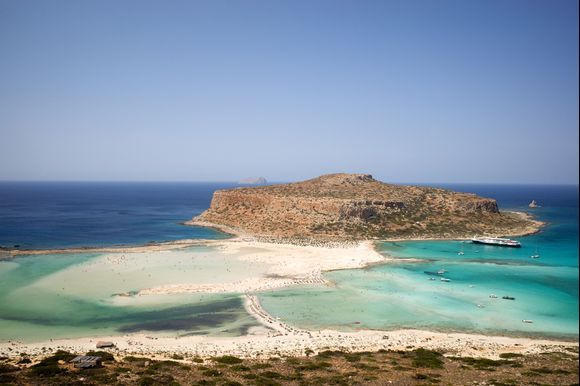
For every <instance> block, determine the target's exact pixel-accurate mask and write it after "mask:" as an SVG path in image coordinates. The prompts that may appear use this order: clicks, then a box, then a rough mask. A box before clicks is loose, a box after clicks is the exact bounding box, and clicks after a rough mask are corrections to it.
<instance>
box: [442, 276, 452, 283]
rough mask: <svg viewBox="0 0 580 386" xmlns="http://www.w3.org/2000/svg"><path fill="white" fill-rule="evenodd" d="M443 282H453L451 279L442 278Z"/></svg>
mask: <svg viewBox="0 0 580 386" xmlns="http://www.w3.org/2000/svg"><path fill="white" fill-rule="evenodd" d="M441 281H445V282H448V281H451V279H447V278H446V277H442V278H441Z"/></svg>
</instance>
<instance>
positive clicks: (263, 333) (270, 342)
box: [0, 319, 578, 359]
mask: <svg viewBox="0 0 580 386" xmlns="http://www.w3.org/2000/svg"><path fill="white" fill-rule="evenodd" d="M274 320H275V319H274ZM274 323H276V321H275V322H274ZM98 341H111V342H113V343H114V344H115V347H114V348H113V349H110V350H108V351H111V352H112V353H113V354H115V355H117V356H120V357H121V356H125V355H138V356H146V357H150V358H171V357H172V356H173V355H175V354H178V355H181V356H184V357H185V358H188V357H189V358H192V357H201V358H208V357H215V356H222V355H234V356H237V357H241V358H268V357H271V356H303V355H305V354H306V352H307V351H309V350H312V351H313V352H315V353H316V352H319V351H324V350H341V351H348V352H357V351H378V350H413V349H417V348H425V349H430V350H437V351H441V352H443V353H445V354H446V355H453V356H472V357H485V358H490V359H497V358H499V355H500V354H502V353H507V352H510V353H520V354H535V353H542V352H553V351H566V348H573V347H576V348H577V347H578V342H563V341H554V340H544V339H529V338H510V337H502V336H486V335H475V334H461V333H440V332H430V331H423V330H396V331H375V330H360V331H356V332H340V331H334V330H320V331H305V330H299V329H293V328H291V327H289V330H285V329H283V328H281V327H280V329H276V330H274V329H272V328H269V327H268V328H259V327H258V328H254V329H252V330H250V331H249V334H248V335H244V336H240V337H207V336H188V337H180V338H176V337H160V336H155V335H150V334H130V335H119V336H106V337H87V338H78V339H62V340H51V341H45V342H37V343H22V342H18V341H10V342H6V343H1V344H0V356H3V357H9V358H17V357H20V356H21V354H23V353H26V354H28V355H30V356H31V357H33V358H40V357H42V356H46V355H49V354H50V352H51V351H55V350H67V351H71V352H74V353H86V352H88V351H90V350H95V347H96V342H98Z"/></svg>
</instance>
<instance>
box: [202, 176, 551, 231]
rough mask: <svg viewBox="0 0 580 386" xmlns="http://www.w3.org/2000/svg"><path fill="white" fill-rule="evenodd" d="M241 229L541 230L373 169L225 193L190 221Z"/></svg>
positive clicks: (488, 204) (471, 198)
mask: <svg viewBox="0 0 580 386" xmlns="http://www.w3.org/2000/svg"><path fill="white" fill-rule="evenodd" d="M191 223H192V224H198V225H205V226H214V227H217V228H221V229H224V230H226V231H230V232H233V233H238V234H249V235H253V236H263V237H277V238H307V239H321V240H365V239H421V238H468V237H472V236H474V235H494V236H499V235H502V236H509V235H512V236H513V235H521V234H528V233H533V232H536V231H537V230H538V229H539V227H540V225H541V223H540V222H538V221H534V220H533V219H531V218H530V217H529V216H527V215H525V214H523V213H514V212H500V210H499V208H498V205H497V202H496V200H494V199H490V198H483V197H479V196H477V195H475V194H471V193H459V192H453V191H450V190H445V189H438V188H431V187H425V186H404V185H395V184H387V183H383V182H380V181H377V180H375V179H373V177H372V176H371V175H368V174H342V173H341V174H328V175H323V176H320V177H317V178H314V179H311V180H307V181H302V182H296V183H290V184H280V185H271V186H260V187H241V188H236V189H226V190H218V191H216V192H215V193H214V195H213V199H212V202H211V205H210V208H209V209H208V210H206V211H205V212H203V213H202V214H201V215H199V216H198V217H195V218H193V219H192V221H191Z"/></svg>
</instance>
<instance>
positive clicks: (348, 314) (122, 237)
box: [0, 182, 578, 340]
mask: <svg viewBox="0 0 580 386" xmlns="http://www.w3.org/2000/svg"><path fill="white" fill-rule="evenodd" d="M234 186H238V185H237V184H233V183H231V184H226V183H221V184H217V183H97V182H94V183H52V182H51V183H41V182H35V183H32V182H30V183H28V182H27V183H15V182H1V183H0V245H2V246H5V247H13V246H14V245H19V246H20V248H33V249H34V248H36V249H39V248H66V247H80V246H89V247H90V246H111V245H141V244H146V243H148V242H160V241H167V240H177V239H184V238H204V239H211V238H213V239H216V238H225V237H228V235H225V234H223V233H220V232H217V231H214V230H211V229H206V228H200V227H190V226H185V225H182V223H183V222H184V221H187V220H189V219H190V218H191V217H193V216H195V215H197V214H199V213H201V212H202V211H203V210H205V209H206V208H207V207H208V206H209V204H210V201H211V197H212V193H213V191H215V190H216V189H222V188H230V187H234ZM432 186H439V187H444V188H449V189H453V190H459V191H465V192H473V193H477V194H479V195H482V196H487V197H492V198H496V199H497V200H498V202H499V205H500V209H504V210H509V209H515V210H524V211H529V212H531V213H533V214H534V215H535V216H537V217H538V218H539V219H540V220H543V221H545V222H546V223H547V226H546V227H545V228H544V229H543V230H542V231H541V232H540V233H538V234H535V235H531V236H527V237H520V238H517V239H518V240H519V241H520V242H521V243H522V245H523V247H522V248H521V249H511V248H499V247H489V246H478V245H474V244H471V243H465V242H461V241H421V242H419V241H409V242H398V243H392V242H384V243H379V245H378V248H379V251H380V252H381V253H384V254H385V255H388V256H391V257H394V258H395V261H393V262H390V263H388V264H384V265H377V266H372V267H368V268H366V269H357V270H340V271H334V272H328V273H326V274H325V276H326V277H327V279H329V280H331V281H332V282H333V283H334V285H333V286H331V287H316V286H313V287H308V286H305V287H299V288H288V289H284V290H280V291H272V292H264V293H261V294H260V299H261V301H262V304H263V306H264V308H265V309H266V310H267V311H268V312H270V313H271V314H273V315H275V316H277V317H280V318H281V319H282V320H285V321H287V322H289V323H291V324H293V325H296V326H299V327H305V328H310V329H322V328H336V329H339V330H353V329H358V328H371V329H397V328H402V327H403V328H418V329H431V330H442V331H469V332H478V333H489V334H506V335H525V336H548V337H559V338H569V339H577V338H578V187H577V186H545V185H509V186H508V185H432ZM532 199H534V200H536V201H537V202H538V203H539V204H540V205H541V207H540V208H537V209H529V208H528V203H529V202H530V201H531V200H532ZM196 251H197V252H196ZM459 252H462V254H459ZM183 253H185V254H186V255H187V256H189V254H192V256H193V255H195V254H201V255H200V256H202V255H203V256H206V257H205V259H207V261H206V263H204V264H209V265H208V266H209V267H210V268H211V270H214V271H215V272H219V269H218V268H219V267H217V266H216V267H214V265H215V264H217V263H216V262H213V263H212V261H213V259H214V258H215V259H219V258H220V255H219V252H217V251H213V252H212V251H206V250H205V249H204V248H202V247H199V248H197V249H194V250H191V251H181V252H175V256H177V257H174V258H176V259H177V258H182V257H179V256H182V255H183ZM536 253H537V254H539V255H540V256H541V257H540V258H539V259H531V258H530V256H531V255H532V254H536ZM102 256H103V255H102V254H98V253H78V254H65V255H42V256H29V257H27V256H23V257H18V258H16V259H13V260H5V261H0V340H8V339H23V340H42V339H48V338H56V337H72V336H86V335H87V334H89V335H95V336H96V335H107V334H112V333H113V334H114V333H124V332H127V331H166V332H172V331H173V332H175V331H176V330H179V334H181V335H183V334H200V333H211V334H213V333H216V334H226V335H227V334H236V333H238V332H240V333H242V332H243V331H244V330H245V329H247V328H248V327H249V326H251V325H253V323H255V321H253V320H252V318H251V317H250V316H249V315H247V314H246V313H245V311H244V309H243V306H242V303H241V298H240V297H239V296H238V294H225V295H219V296H218V295H215V296H213V295H211V296H209V295H208V296H205V295H204V296H202V297H199V296H197V295H188V296H175V297H166V298H164V299H163V301H161V299H159V303H155V302H154V303H151V304H143V305H140V306H139V307H123V306H121V305H119V304H114V303H111V299H113V298H114V297H112V293H109V292H122V291H126V290H128V289H130V290H134V289H139V288H137V287H135V286H138V283H139V282H140V281H141V279H140V278H141V276H139V275H144V273H139V272H135V273H133V274H132V275H130V276H127V277H125V278H119V279H118V280H117V279H115V280H116V281H115V282H112V281H110V280H113V279H114V278H112V277H110V278H108V279H107V280H109V281H108V282H107V284H106V285H100V284H99V282H95V283H92V284H91V286H88V287H87V288H84V287H85V286H83V285H81V283H79V282H78V281H79V280H80V281H82V280H84V279H83V278H76V279H74V280H73V279H70V277H71V275H72V277H73V278H74V277H75V275H73V274H71V272H77V271H78V270H79V269H81V270H82V269H84V268H83V267H84V266H83V265H82V264H89V263H91V262H93V261H97V260H98V259H102V258H103V257H102ZM154 256H157V255H151V256H145V257H144V258H146V259H152V258H154ZM163 256H165V257H167V258H168V259H169V258H171V256H172V255H171V254H169V255H163ZM212 256H213V257H212ZM157 258H161V256H157ZM196 259H201V257H199V258H196ZM190 260H191V259H190ZM188 261H189V260H188ZM195 261H198V260H195ZM204 261H205V260H204ZM216 261H217V260H216ZM196 264H198V263H196ZM212 264H213V265H212ZM218 265H219V264H218ZM79 267H80V268H79ZM178 268H179V267H174V266H172V265H168V266H167V267H165V266H159V267H158V268H156V271H155V272H154V273H155V274H157V276H159V277H153V278H152V279H149V276H151V275H149V276H144V277H143V280H153V279H155V280H162V279H163V280H166V279H167V280H169V279H170V277H172V276H171V275H183V272H181V271H180V270H179V269H178ZM182 268H183V267H182ZM175 269H177V271H174V270H175ZM205 269H209V268H207V267H206V268H205ZM438 269H445V270H447V271H448V272H447V273H446V276H447V277H448V278H449V279H450V280H451V281H450V282H441V281H439V280H435V281H431V280H428V279H429V277H428V276H427V275H425V274H424V271H433V270H438ZM214 271H212V272H214ZM152 273H153V272H152ZM214 274H219V273H214ZM67 275H68V276H67ZM154 276H155V275H154ZM64 277H69V279H70V280H72V281H73V282H71V283H66V284H67V285H69V286H72V287H73V288H72V289H71V290H70V293H64V292H62V291H64V288H61V287H62V285H61V278H64ZM69 279H67V280H69ZM93 279H94V277H93V278H92V279H91V280H93ZM75 280H76V281H75ZM94 280H96V279H94ZM135 283H137V284H135ZM62 284H65V283H62ZM89 287H90V288H89ZM125 287H127V288H125ZM133 287H135V288H133ZM67 288H68V287H67ZM81 288H84V291H85V292H87V294H85V295H86V296H85V295H83V296H81V295H82V294H79V289H81ZM61 290H62V291H61ZM91 291H92V292H91ZM81 292H82V291H81ZM491 294H495V295H497V296H498V298H491V297H490V295H491ZM504 295H509V296H513V297H515V298H516V300H514V301H510V300H504V299H501V296H504ZM55 309H59V310H61V311H59V312H58V313H55V312H54V310H55ZM522 319H530V320H533V321H534V323H533V324H524V323H522Z"/></svg>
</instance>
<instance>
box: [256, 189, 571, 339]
mask: <svg viewBox="0 0 580 386" xmlns="http://www.w3.org/2000/svg"><path fill="white" fill-rule="evenodd" d="M512 191H513V189H512ZM510 192H511V191H510ZM574 192H575V194H574ZM520 193H521V191H520ZM574 195H575V196H576V198H577V188H576V189H575V190H574V189H572V192H571V193H570V192H569V191H568V192H564V193H563V194H562V195H560V196H557V195H555V194H552V195H551V196H550V198H551V199H552V201H550V200H549V199H546V200H545V201H547V202H549V203H551V204H553V205H554V206H544V207H542V208H539V209H537V210H535V211H534V212H533V213H534V214H535V215H536V216H537V217H538V218H540V219H541V220H543V221H546V222H547V226H546V227H545V228H544V229H543V230H542V231H541V232H540V233H538V234H535V235H531V236H527V237H520V238H516V239H518V240H519V241H520V242H521V243H522V245H523V247H522V248H519V249H515V248H514V249H512V248H501V247H493V246H482V245H477V244H472V243H469V242H461V241H409V242H397V243H392V242H386V243H380V244H379V245H378V246H377V247H378V250H379V251H380V252H381V253H383V254H385V255H388V256H391V257H393V258H395V260H394V261H393V262H391V263H388V264H383V265H379V266H373V267H369V268H367V269H363V270H343V271H335V272H330V273H327V274H326V275H325V276H326V278H327V279H328V280H330V281H332V282H333V283H334V286H333V287H331V288H316V287H303V288H299V289H297V288H294V289H286V290H281V291H277V292H273V293H264V294H262V295H261V300H262V304H263V306H264V308H265V309H266V310H267V311H269V312H270V313H272V314H273V315H275V316H278V317H281V318H282V319H283V320H286V321H287V322H289V323H291V324H294V325H296V326H299V327H303V328H309V329H324V328H335V329H341V330H353V329H359V328H371V329H387V330H389V329H398V328H414V329H430V330H438V331H459V332H465V331H468V332H477V333H485V334H502V335H511V336H542V337H556V338H564V339H577V338H578V326H579V325H578V207H577V201H576V200H561V199H560V200H558V197H564V198H567V197H574ZM519 196H520V198H521V194H520V195H519ZM505 201H507V202H508V204H511V206H510V207H509V208H510V209H511V208H513V209H517V210H527V208H526V207H525V205H523V203H521V202H520V203H514V202H513V201H509V200H505ZM524 202H525V201H524ZM500 203H501V202H500ZM504 207H506V205H504ZM536 253H537V254H539V255H540V258H539V259H531V258H530V256H531V255H534V254H536ZM440 269H444V270H446V271H447V272H446V273H445V275H444V276H445V277H446V278H448V279H450V281H449V282H442V281H440V278H439V277H434V276H430V275H427V274H425V273H424V271H437V270H440ZM431 277H434V278H435V279H436V280H429V278H431ZM490 295H495V296H497V298H492V297H490ZM502 296H510V297H515V300H504V299H502ZM523 319H528V320H532V321H533V323H531V324H529V323H523V322H522V320H523Z"/></svg>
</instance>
